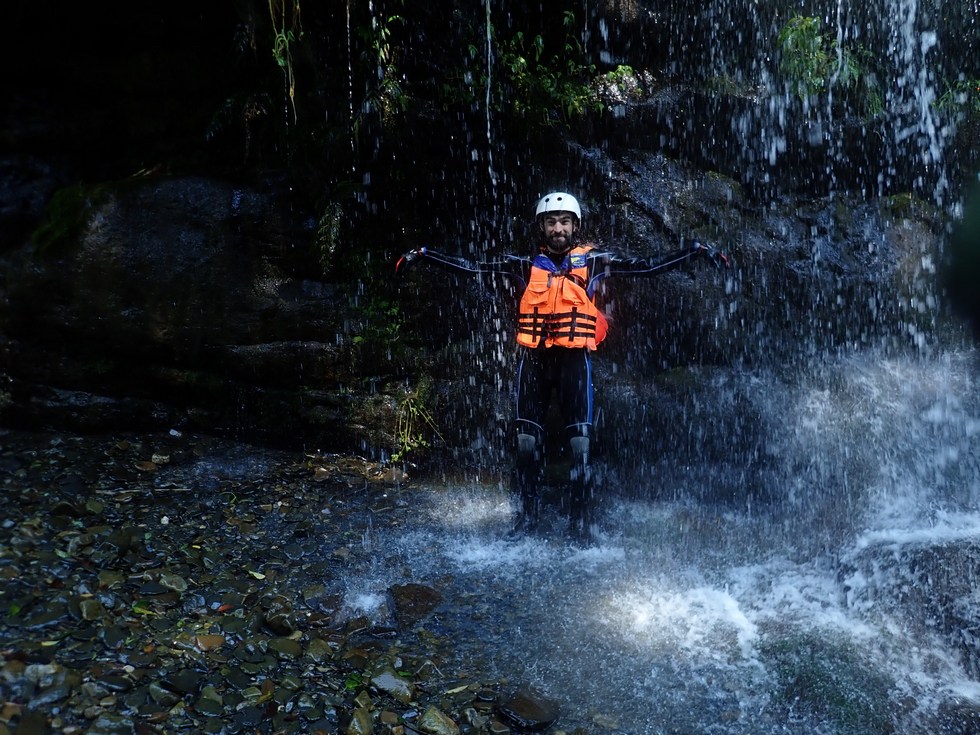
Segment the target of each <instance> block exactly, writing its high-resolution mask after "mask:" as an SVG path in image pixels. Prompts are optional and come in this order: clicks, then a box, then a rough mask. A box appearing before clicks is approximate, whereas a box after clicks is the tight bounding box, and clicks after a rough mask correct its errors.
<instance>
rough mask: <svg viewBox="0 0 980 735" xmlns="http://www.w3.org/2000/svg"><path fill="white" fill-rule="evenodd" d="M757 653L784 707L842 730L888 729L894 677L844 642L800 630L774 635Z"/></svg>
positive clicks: (868, 732)
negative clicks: (774, 675) (766, 664)
mask: <svg viewBox="0 0 980 735" xmlns="http://www.w3.org/2000/svg"><path fill="white" fill-rule="evenodd" d="M763 654H764V655H765V656H766V658H768V659H770V661H771V664H772V666H773V668H774V669H775V671H776V672H777V674H778V677H779V684H780V688H781V691H780V694H781V696H782V697H783V699H784V700H785V705H786V706H787V707H792V708H793V709H795V710H800V709H802V710H805V711H807V712H809V713H811V714H813V715H814V716H816V717H818V718H820V719H822V720H828V721H833V722H834V723H835V724H836V726H837V731H838V732H840V733H842V734H847V735H851V734H853V735H858V733H860V735H877V734H879V733H880V734H881V735H886V734H887V733H891V732H892V731H893V725H892V722H891V719H890V717H889V713H890V711H891V708H892V702H891V699H890V697H889V693H890V692H891V691H892V689H893V688H894V682H893V681H892V680H891V679H890V678H888V677H887V676H886V675H885V674H884V673H882V672H881V671H880V670H879V668H878V667H877V666H876V665H875V664H874V662H873V661H870V660H868V657H867V656H865V655H864V654H862V652H861V651H860V650H858V649H857V647H855V646H853V645H852V644H851V643H850V642H848V641H838V640H831V639H830V638H829V637H825V636H821V635H819V634H817V633H802V634H798V635H792V636H788V637H786V638H781V639H779V640H778V641H776V642H774V643H772V644H771V645H769V646H767V647H765V648H764V649H763Z"/></svg>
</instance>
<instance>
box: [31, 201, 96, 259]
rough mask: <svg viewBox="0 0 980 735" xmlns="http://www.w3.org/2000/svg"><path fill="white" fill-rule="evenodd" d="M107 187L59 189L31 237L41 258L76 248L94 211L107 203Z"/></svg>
mask: <svg viewBox="0 0 980 735" xmlns="http://www.w3.org/2000/svg"><path fill="white" fill-rule="evenodd" d="M106 196H107V193H106V189H105V187H104V186H101V185H95V186H89V185H86V184H72V185H71V186H68V187H65V188H64V189H59V190H58V191H56V192H55V193H54V196H52V197H51V201H50V202H48V206H47V207H46V208H45V211H44V217H43V219H42V221H41V224H40V225H39V226H38V228H37V229H36V230H35V231H34V233H33V234H32V235H31V241H32V242H33V243H34V247H35V251H36V252H37V254H38V255H40V256H41V257H47V256H53V255H58V254H60V253H64V252H66V251H68V250H70V249H71V248H72V247H74V246H75V245H77V243H78V239H79V237H81V234H82V232H83V231H84V230H85V227H86V226H87V225H88V223H89V221H90V219H91V217H92V212H93V211H94V210H95V208H96V207H97V206H98V205H99V204H101V203H102V202H103V201H105V199H106Z"/></svg>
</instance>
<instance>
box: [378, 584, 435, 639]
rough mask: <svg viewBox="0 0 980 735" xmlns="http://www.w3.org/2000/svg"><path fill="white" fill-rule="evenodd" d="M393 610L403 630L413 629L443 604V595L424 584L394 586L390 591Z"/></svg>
mask: <svg viewBox="0 0 980 735" xmlns="http://www.w3.org/2000/svg"><path fill="white" fill-rule="evenodd" d="M388 597H389V599H390V601H391V608H392V611H393V613H394V615H395V619H396V621H397V622H398V626H399V627H400V628H402V629H405V628H411V627H412V626H414V625H415V624H416V623H418V622H420V621H421V620H422V619H423V618H425V617H426V616H427V615H428V614H429V613H430V612H432V610H434V609H435V608H436V606H438V605H439V603H441V602H442V595H440V594H439V592H437V591H436V590H435V589H433V588H432V587H428V586H426V585H422V584H415V583H409V584H402V585H394V586H392V587H390V588H389V589H388Z"/></svg>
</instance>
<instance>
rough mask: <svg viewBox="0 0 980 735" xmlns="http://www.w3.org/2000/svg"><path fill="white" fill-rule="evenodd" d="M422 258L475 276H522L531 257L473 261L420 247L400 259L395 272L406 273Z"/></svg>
mask: <svg viewBox="0 0 980 735" xmlns="http://www.w3.org/2000/svg"><path fill="white" fill-rule="evenodd" d="M422 260H424V261H425V262H427V263H431V264H432V265H435V266H436V267H438V268H442V269H443V270H446V271H450V272H451V273H463V274H468V275H474V276H478V275H484V274H494V273H496V274H501V275H508V276H514V275H517V276H520V275H521V273H522V272H523V271H524V270H525V268H526V266H527V265H528V264H529V263H530V259H529V258H521V257H518V256H507V257H505V258H503V259H502V260H494V261H472V260H467V259H466V258H462V257H459V256H455V255H446V254H444V253H440V252H437V251H435V250H432V249H431V248H418V249H417V250H409V251H408V252H407V253H405V254H404V255H402V256H401V258H399V259H398V262H397V263H396V264H395V274H396V275H399V276H402V275H404V274H405V273H407V272H408V270H409V269H410V268H412V267H414V266H415V264H416V263H418V262H420V261H422Z"/></svg>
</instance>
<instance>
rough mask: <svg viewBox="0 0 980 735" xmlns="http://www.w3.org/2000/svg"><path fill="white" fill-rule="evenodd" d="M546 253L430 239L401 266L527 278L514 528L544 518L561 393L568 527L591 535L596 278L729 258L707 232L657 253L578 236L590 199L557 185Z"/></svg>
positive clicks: (543, 207)
mask: <svg viewBox="0 0 980 735" xmlns="http://www.w3.org/2000/svg"><path fill="white" fill-rule="evenodd" d="M535 218H536V228H537V235H538V239H539V242H538V245H537V250H538V252H537V254H536V255H534V256H531V257H527V256H523V257H522V256H507V257H505V258H504V259H502V260H498V261H492V262H480V263H473V262H471V261H467V260H465V259H463V258H457V257H451V256H447V255H443V254H441V253H437V252H434V251H432V250H430V249H428V248H420V249H418V250H412V251H410V252H408V253H405V255H403V256H402V257H401V258H400V259H399V261H398V263H397V265H396V266H395V271H396V273H398V274H399V275H401V274H403V273H404V272H406V271H407V270H408V268H409V267H411V266H412V265H413V264H415V263H416V262H419V261H421V260H425V261H427V262H431V263H432V264H434V265H436V266H439V267H442V268H445V269H447V270H449V271H453V272H457V273H468V274H488V273H498V274H502V275H508V276H511V277H513V278H515V279H517V280H518V281H519V282H520V283H522V284H523V295H522V297H521V302H520V306H519V308H518V318H517V343H518V345H519V348H518V351H519V360H520V361H519V365H518V379H517V412H516V416H515V428H516V434H517V437H516V438H517V460H516V489H517V493H518V495H519V497H520V511H519V515H518V520H517V524H516V525H515V528H514V531H513V532H512V533H513V534H514V535H520V534H523V533H529V532H534V531H536V530H537V529H538V528H539V524H540V521H541V497H540V494H539V491H538V483H539V474H540V471H541V464H542V456H543V450H544V440H545V436H544V434H545V431H544V424H545V415H546V413H547V411H548V408H549V404H550V401H551V397H552V393H556V394H557V396H558V402H559V408H560V409H561V415H562V418H563V421H564V424H565V427H564V430H565V434H566V439H567V441H568V448H569V450H570V456H571V459H572V463H571V469H570V470H569V481H570V482H569V485H570V489H569V492H568V493H567V496H566V499H567V501H568V506H567V507H568V511H569V531H570V533H571V535H572V537H573V538H574V539H576V540H579V541H583V542H586V543H588V542H591V541H592V540H593V532H594V529H593V518H592V515H593V509H594V504H593V501H592V496H593V487H592V472H591V466H590V463H589V449H590V443H591V440H592V431H593V420H594V406H593V385H592V359H591V353H592V351H593V350H595V349H596V348H597V347H598V346H599V344H600V343H601V342H602V340H603V338H604V337H605V336H606V330H607V323H606V318H605V316H604V315H603V313H602V312H601V311H600V310H599V309H598V308H597V307H596V305H595V302H594V297H595V291H596V287H597V286H598V285H599V283H600V282H601V281H602V279H604V278H606V277H608V276H616V275H628V276H653V275H659V274H660V273H664V272H666V271H669V270H671V269H673V268H676V267H678V266H679V265H681V264H683V263H686V262H688V261H689V260H691V259H693V258H695V257H698V256H702V255H706V256H708V257H709V258H711V260H712V261H713V262H714V263H715V265H719V264H721V263H724V264H725V265H726V266H727V265H728V259H727V258H726V257H725V255H724V254H722V253H720V252H718V251H716V250H714V249H712V248H710V247H708V246H706V245H702V244H700V243H698V242H694V243H693V244H692V245H691V246H687V247H683V248H681V249H679V250H675V251H673V252H671V253H667V254H666V255H663V256H661V257H660V258H657V259H656V260H651V261H647V260H636V259H629V260H627V259H623V258H619V257H617V256H615V255H613V254H612V253H607V252H600V251H598V250H596V249H595V248H594V247H593V246H592V245H591V244H587V243H580V242H579V239H580V238H579V228H580V225H581V220H582V209H581V207H580V206H579V203H578V201H577V200H576V199H575V197H574V196H572V195H571V194H568V193H565V192H552V193H550V194H547V195H545V196H544V197H542V198H541V199H540V200H539V201H538V203H537V207H536V209H535Z"/></svg>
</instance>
